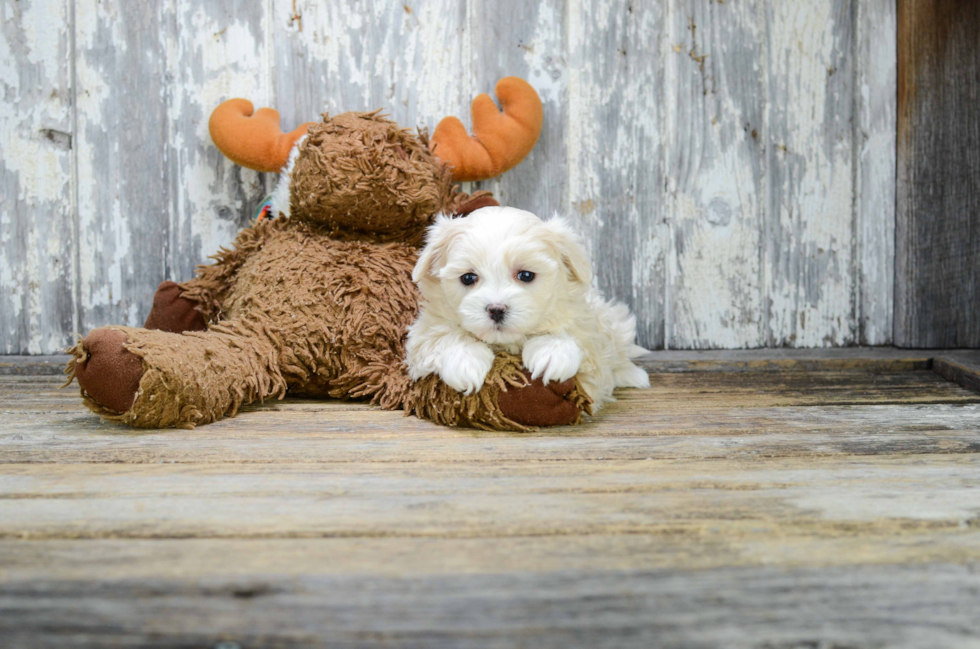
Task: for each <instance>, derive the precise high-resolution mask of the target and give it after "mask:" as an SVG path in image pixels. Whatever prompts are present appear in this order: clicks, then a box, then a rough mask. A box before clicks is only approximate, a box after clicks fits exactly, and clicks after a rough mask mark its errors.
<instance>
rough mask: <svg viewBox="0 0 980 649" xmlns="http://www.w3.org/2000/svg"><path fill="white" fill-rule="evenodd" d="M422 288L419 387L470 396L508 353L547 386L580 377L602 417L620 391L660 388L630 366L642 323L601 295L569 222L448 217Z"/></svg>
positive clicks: (434, 235)
mask: <svg viewBox="0 0 980 649" xmlns="http://www.w3.org/2000/svg"><path fill="white" fill-rule="evenodd" d="M412 279H414V280H415V282H416V283H417V284H418V285H419V289H420V291H421V293H422V303H421V313H420V314H419V317H418V320H416V321H415V323H414V324H413V325H412V326H411V327H410V328H409V330H408V340H407V362H408V367H409V370H410V372H411V376H412V378H413V379H420V378H422V377H424V376H427V375H429V374H438V375H439V376H440V377H441V378H442V380H443V381H444V382H445V383H446V384H447V385H449V386H451V387H453V388H455V389H456V390H459V391H460V392H465V393H467V394H470V393H472V392H475V391H477V390H479V389H480V387H481V386H482V385H483V381H484V379H485V378H486V376H487V372H489V371H490V366H491V365H492V364H493V359H494V353H495V351H496V350H507V351H510V352H511V353H514V354H521V355H522V358H523V361H524V366H525V367H526V368H527V369H528V370H529V371H530V372H531V376H532V378H538V377H541V378H542V380H543V381H544V382H546V383H547V382H548V381H564V380H566V379H569V378H571V377H573V376H575V375H578V379H579V384H580V385H581V386H582V389H583V390H585V392H586V394H588V395H589V396H590V397H591V398H592V400H593V402H594V404H593V410H594V411H596V410H598V408H600V407H601V406H602V405H603V404H604V403H605V402H607V401H612V400H613V398H612V392H613V389H614V388H617V387H634V388H639V387H648V386H649V385H650V379H649V377H648V376H647V373H646V372H645V371H643V370H642V369H640V368H639V367H637V366H636V365H634V364H633V363H631V362H630V359H632V358H636V357H637V356H639V355H640V354H643V353H645V352H646V350H645V349H643V348H642V347H638V346H637V345H635V344H633V340H634V339H635V338H636V321H635V319H634V318H633V316H632V315H630V312H629V309H627V307H626V306H625V305H622V304H613V303H611V302H606V301H605V300H603V299H602V297H600V296H599V293H598V291H596V290H595V289H594V288H592V267H591V265H590V263H589V258H588V256H587V255H586V253H585V249H584V248H583V247H582V245H581V243H580V241H579V238H578V236H577V235H576V234H575V232H574V231H573V230H572V229H571V228H570V227H569V226H568V224H567V223H566V222H565V221H564V220H563V219H560V218H554V219H552V220H550V221H542V220H541V219H539V218H538V217H536V216H535V215H534V214H531V213H530V212H525V211H523V210H517V209H513V208H509V207H484V208H482V209H479V210H476V211H474V212H472V213H471V214H470V215H469V216H467V217H465V218H458V219H451V218H449V217H446V216H439V217H438V218H437V219H436V222H435V223H434V224H433V225H432V227H431V228H430V229H429V233H428V241H427V245H426V247H425V249H424V250H423V251H422V255H421V256H420V257H419V260H418V263H417V264H416V266H415V272H414V273H413V274H412Z"/></svg>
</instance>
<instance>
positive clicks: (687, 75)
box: [665, 0, 768, 349]
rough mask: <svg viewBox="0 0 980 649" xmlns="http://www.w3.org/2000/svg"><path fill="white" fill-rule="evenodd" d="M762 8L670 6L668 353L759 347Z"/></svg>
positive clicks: (704, 1) (705, 1) (704, 2)
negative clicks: (678, 350) (696, 349)
mask: <svg viewBox="0 0 980 649" xmlns="http://www.w3.org/2000/svg"><path fill="white" fill-rule="evenodd" d="M765 20H766V17H765V3H764V2H744V3H725V4H720V3H715V2H711V1H709V0H690V1H681V2H674V3H672V4H671V24H670V43H669V44H670V54H669V59H668V60H669V62H670V65H669V69H670V71H671V72H670V77H671V82H670V84H669V86H668V87H670V88H673V89H674V90H673V92H672V93H671V100H670V101H668V102H667V106H666V109H667V112H668V114H669V115H670V118H669V120H668V123H667V128H666V129H665V131H666V132H665V136H666V138H667V142H668V145H667V148H668V150H669V155H668V171H667V179H668V186H669V187H670V190H671V199H670V222H671V233H672V237H671V246H670V263H669V269H670V291H669V293H670V306H669V312H668V313H669V317H668V319H667V339H668V346H669V347H670V348H672V349H691V348H704V347H729V348H731V347H735V348H738V347H761V346H763V345H765V344H766V342H767V340H766V336H765V322H764V318H763V313H764V308H765V305H764V300H763V297H764V296H763V290H762V267H763V252H764V236H765V231H764V227H763V226H764V219H765V209H766V191H767V184H766V156H765V151H766V144H765V124H766V113H767V109H768V107H767V103H766V93H767V88H766V70H767V65H766V53H767V49H766V40H765V38H764V35H765V33H766V31H765V30H766V24H765Z"/></svg>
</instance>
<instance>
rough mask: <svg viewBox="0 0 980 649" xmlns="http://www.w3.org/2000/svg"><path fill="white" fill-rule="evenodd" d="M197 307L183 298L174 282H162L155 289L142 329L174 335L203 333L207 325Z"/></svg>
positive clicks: (181, 292)
mask: <svg viewBox="0 0 980 649" xmlns="http://www.w3.org/2000/svg"><path fill="white" fill-rule="evenodd" d="M197 306H198V303H197V302H195V301H194V300H188V299H187V298H186V297H184V291H183V290H182V289H181V288H180V285H178V284H177V283H176V282H169V281H168V282H163V283H161V284H160V286H158V287H157V292H156V294H155V295H154V296H153V308H152V309H151V310H150V315H149V316H147V318H146V324H145V325H143V327H144V328H145V329H156V330H158V331H169V332H170V333H175V334H179V333H184V332H185V331H204V330H205V329H207V324H206V323H205V322H204V316H203V315H201V312H200V311H199V310H198V309H197Z"/></svg>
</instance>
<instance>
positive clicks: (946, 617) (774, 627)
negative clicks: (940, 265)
mask: <svg viewBox="0 0 980 649" xmlns="http://www.w3.org/2000/svg"><path fill="white" fill-rule="evenodd" d="M978 587H980V575H978V574H977V572H976V570H975V569H974V568H973V567H972V566H970V565H958V564H955V563H928V564H924V565H916V566H888V565H885V566H882V565H860V566H847V567H839V568H829V569H827V568H824V569H819V568H796V569H785V568H761V569H759V568H756V569H744V568H721V569H715V570H705V571H700V572H688V571H679V570H670V569H664V570H654V571H648V572H636V573H622V572H617V571H609V572H598V571H587V570H586V571H571V570H569V571H559V572H546V573H536V574H535V573H531V574H528V573H503V574H496V575H467V576H456V575H451V576H443V575H436V576H421V577H416V578H413V579H401V578H397V577H389V578H385V577H372V576H368V577H365V576H360V575H358V576H351V577H344V576H295V577H287V578H277V577H276V576H275V575H268V576H263V577H259V578H252V579H249V578H242V577H238V578H235V577H218V578H215V577H205V578H200V579H194V580H189V579H167V580H163V579H141V580H135V579H131V580H125V579H123V580H104V581H98V582H75V581H67V580H66V581H58V580H54V579H47V580H41V581H36V582H13V583H10V582H7V583H3V584H2V585H0V632H2V633H3V635H4V638H5V643H6V644H7V646H9V647H12V648H13V647H18V648H19V647H30V648H31V649H34V648H36V647H55V646H57V647H63V646H65V643H66V642H68V641H69V640H70V641H71V642H72V645H73V646H87V645H94V644H102V645H105V644H111V645H112V646H120V647H130V646H140V647H145V646H153V647H162V646H166V647H201V646H213V645H215V644H216V643H217V642H218V641H222V640H224V641H228V642H235V643H238V644H240V645H241V646H243V647H248V646H277V647H299V646H310V645H311V644H321V643H323V642H324V641H328V642H329V644H330V645H331V646H338V647H381V646H384V647H409V646H410V647H419V646H425V647H450V646H461V645H463V646H480V647H527V646H534V647H556V648H563V647H720V646H724V647H736V648H746V649H748V648H754V647H854V648H856V649H871V648H876V647H884V646H887V647H916V648H922V649H932V648H933V647H954V646H955V647H976V646H977V645H978V644H980V622H978V620H980V618H978V617H977V615H976V592H977V589H978Z"/></svg>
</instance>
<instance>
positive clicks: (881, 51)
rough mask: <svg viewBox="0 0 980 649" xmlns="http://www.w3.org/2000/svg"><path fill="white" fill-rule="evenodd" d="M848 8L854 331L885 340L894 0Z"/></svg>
mask: <svg viewBox="0 0 980 649" xmlns="http://www.w3.org/2000/svg"><path fill="white" fill-rule="evenodd" d="M855 11H856V18H855V35H854V39H855V50H856V57H855V61H856V63H855V66H854V71H855V74H856V77H857V78H856V79H855V85H854V88H853V94H854V172H855V186H854V192H855V198H856V201H855V206H854V209H855V215H854V217H855V223H856V226H855V230H856V231H855V236H856V237H857V258H856V259H855V263H856V264H857V267H858V271H857V272H858V286H857V291H858V295H857V310H858V314H859V321H858V328H859V332H858V335H859V342H860V344H862V345H887V344H890V343H891V340H892V327H893V324H892V322H893V321H892V313H893V311H894V307H895V155H896V149H895V146H896V145H895V132H896V131H895V129H896V103H897V102H896V83H897V82H896V67H897V48H898V46H897V43H896V36H897V32H896V30H897V26H896V12H895V0H858V1H857V2H856V3H855Z"/></svg>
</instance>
